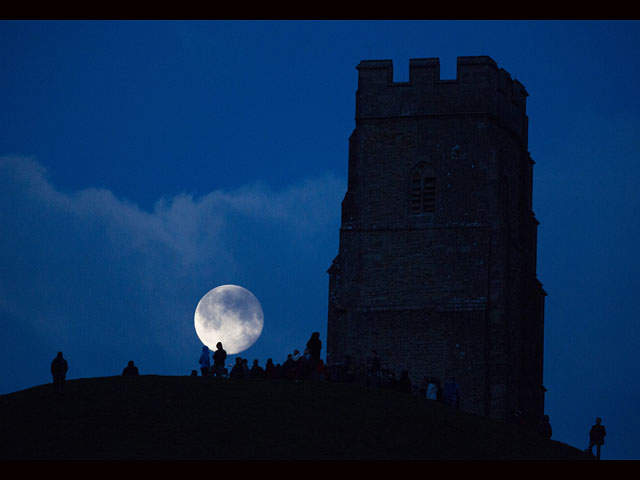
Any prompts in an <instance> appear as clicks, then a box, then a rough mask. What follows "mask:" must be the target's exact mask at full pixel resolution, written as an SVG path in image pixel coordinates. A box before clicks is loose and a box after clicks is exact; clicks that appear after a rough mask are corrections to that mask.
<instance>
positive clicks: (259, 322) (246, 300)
mask: <svg viewBox="0 0 640 480" xmlns="http://www.w3.org/2000/svg"><path fill="white" fill-rule="evenodd" d="M194 324H195V328H196V334H197V335H198V338H199V339H200V341H201V342H202V343H204V344H205V345H206V346H207V347H209V349H210V350H215V349H216V344H217V343H218V342H222V347H223V348H224V349H225V350H226V351H227V354H228V355H233V354H236V353H239V352H242V351H244V350H246V349H247V348H249V347H250V346H251V345H253V344H254V343H255V342H256V340H258V337H260V334H261V333H262V327H263V325H264V315H263V313H262V306H261V305H260V302H259V301H258V299H257V298H256V297H255V296H254V295H253V293H251V292H250V291H249V290H247V289H246V288H243V287H239V286H238V285H221V286H219V287H216V288H214V289H213V290H210V291H209V292H207V294H206V295H205V296H204V297H202V299H200V302H198V306H197V307H196V313H195V318H194Z"/></svg>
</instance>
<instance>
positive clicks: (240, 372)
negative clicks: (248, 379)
mask: <svg viewBox="0 0 640 480" xmlns="http://www.w3.org/2000/svg"><path fill="white" fill-rule="evenodd" d="M242 363H243V362H242V357H236V363H235V365H234V366H233V368H232V369H231V372H229V377H230V378H233V379H240V378H244V367H243V365H242Z"/></svg>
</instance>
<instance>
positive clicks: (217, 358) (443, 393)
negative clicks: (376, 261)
mask: <svg viewBox="0 0 640 480" xmlns="http://www.w3.org/2000/svg"><path fill="white" fill-rule="evenodd" d="M321 350H322V342H321V341H320V334H319V332H313V334H312V335H311V338H310V339H309V341H308V342H307V345H306V348H305V350H304V353H303V354H300V352H299V350H294V351H293V353H290V354H288V355H287V359H286V360H285V361H284V362H283V363H282V365H281V364H279V363H278V364H275V365H274V363H273V360H272V359H271V358H269V359H268V360H267V363H266V365H265V367H264V368H263V367H261V366H260V365H259V363H258V360H257V359H256V360H254V361H253V365H252V366H251V368H249V366H248V360H247V359H246V358H242V357H236V362H235V364H234V365H233V368H232V369H231V371H230V372H229V371H228V370H227V368H226V367H225V361H226V359H227V352H226V351H225V350H224V349H223V348H222V343H221V342H218V343H217V345H216V351H215V352H214V353H213V365H212V364H211V358H210V351H209V348H208V347H207V346H203V347H202V353H201V355H200V358H199V363H200V371H201V374H202V376H203V377H209V376H213V377H228V378H233V379H237V378H270V379H276V378H284V379H295V380H301V379H306V378H316V379H323V380H327V379H328V380H338V381H343V380H346V381H350V380H354V379H356V378H360V373H362V372H360V371H359V369H358V368H357V365H356V364H355V363H354V362H352V361H351V359H350V357H349V356H348V357H347V362H346V368H343V369H342V370H341V371H340V374H338V375H336V374H335V370H334V373H332V370H331V368H332V367H330V368H327V367H326V366H325V364H324V362H323V361H322V359H321V358H320V352H321ZM343 367H345V366H343ZM68 371H69V364H68V363H67V360H66V359H65V358H64V357H63V355H62V352H58V354H57V355H56V357H55V358H54V359H53V361H52V362H51V376H52V378H53V388H54V392H56V393H62V392H64V385H65V380H66V375H67V372H68ZM191 375H192V376H197V371H196V370H193V371H192V373H191ZM122 376H139V371H138V367H137V366H136V365H135V364H134V362H133V360H129V363H128V364H127V366H126V367H125V368H124V370H123V371H122ZM366 383H367V385H368V386H372V387H382V388H392V389H394V390H398V391H401V392H405V393H414V394H416V393H417V394H419V395H421V396H423V397H424V398H426V399H427V400H431V401H436V402H442V403H444V404H445V405H449V406H450V407H453V408H460V386H459V385H458V383H457V382H456V380H455V378H453V377H451V376H449V377H447V378H446V379H445V381H444V382H441V381H440V380H439V379H438V378H436V377H425V382H424V388H414V386H413V385H412V383H411V380H410V378H409V372H408V371H407V370H402V371H401V373H400V378H399V379H398V380H396V379H395V375H394V374H393V373H391V372H389V370H388V369H387V368H386V366H385V365H383V364H382V362H381V360H380V357H379V356H378V352H377V351H376V350H373V351H372V358H371V363H370V367H369V368H368V369H367V372H366ZM520 416H521V414H519V412H517V411H512V412H511V415H510V416H509V418H508V420H510V421H512V422H519V419H520ZM538 430H539V432H540V433H541V434H542V435H543V436H544V437H545V438H551V434H552V430H551V425H550V423H549V416H548V415H544V416H543V417H542V419H541V420H540V422H538ZM606 434H607V432H606V429H605V427H604V425H602V419H601V418H600V417H597V418H596V421H595V425H593V426H592V427H591V430H590V431H589V446H588V447H587V448H586V449H585V452H587V453H589V454H591V455H593V447H596V455H595V458H597V459H598V460H600V450H601V447H602V445H604V437H605V436H606Z"/></svg>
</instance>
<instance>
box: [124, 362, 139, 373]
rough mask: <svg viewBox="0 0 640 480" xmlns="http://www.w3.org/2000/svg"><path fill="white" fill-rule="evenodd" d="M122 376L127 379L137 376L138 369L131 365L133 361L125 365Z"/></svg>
mask: <svg viewBox="0 0 640 480" xmlns="http://www.w3.org/2000/svg"><path fill="white" fill-rule="evenodd" d="M122 375H123V376H125V377H128V376H133V377H136V376H138V375H139V372H138V367H136V366H135V365H134V364H133V360H129V363H128V364H127V366H126V367H124V370H122Z"/></svg>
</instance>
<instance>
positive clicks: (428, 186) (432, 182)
mask: <svg viewBox="0 0 640 480" xmlns="http://www.w3.org/2000/svg"><path fill="white" fill-rule="evenodd" d="M435 197H436V178H435V171H434V169H433V167H432V166H431V165H429V164H428V163H425V162H421V163H419V164H418V165H416V166H415V167H414V168H413V170H412V171H411V175H410V183H409V212H410V213H411V214H420V213H429V212H433V211H434V208H435Z"/></svg>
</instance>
